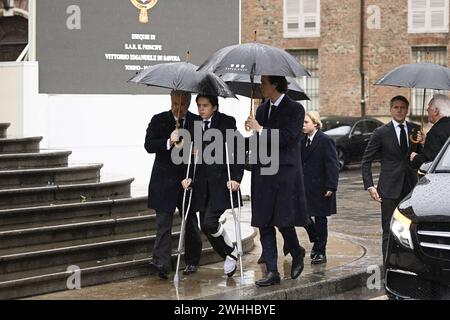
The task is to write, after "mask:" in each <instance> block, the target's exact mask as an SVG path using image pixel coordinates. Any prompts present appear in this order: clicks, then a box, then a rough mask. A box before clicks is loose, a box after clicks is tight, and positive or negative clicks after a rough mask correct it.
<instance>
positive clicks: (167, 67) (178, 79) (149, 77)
mask: <svg viewBox="0 0 450 320" xmlns="http://www.w3.org/2000/svg"><path fill="white" fill-rule="evenodd" d="M197 69H198V66H196V65H193V64H192V63H189V62H175V63H162V64H157V65H154V66H151V67H149V68H147V69H145V70H143V71H141V72H139V73H138V74H137V75H136V76H134V77H133V78H131V79H130V80H129V82H133V83H141V84H145V85H147V86H153V87H161V88H167V89H172V90H178V91H186V92H192V93H199V94H206V95H212V96H219V97H224V98H229V97H232V98H236V95H235V94H234V93H233V91H231V90H230V88H229V87H228V86H227V84H226V83H225V82H224V81H223V80H222V79H220V78H219V77H218V76H217V75H215V74H213V73H211V72H205V71H197Z"/></svg>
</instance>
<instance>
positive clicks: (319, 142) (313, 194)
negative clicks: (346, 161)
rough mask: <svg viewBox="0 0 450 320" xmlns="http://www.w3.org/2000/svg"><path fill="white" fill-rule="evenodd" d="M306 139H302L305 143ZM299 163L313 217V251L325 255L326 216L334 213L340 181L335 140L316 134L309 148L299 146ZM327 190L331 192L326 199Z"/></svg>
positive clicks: (308, 210) (310, 212) (308, 205)
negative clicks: (314, 235)
mask: <svg viewBox="0 0 450 320" xmlns="http://www.w3.org/2000/svg"><path fill="white" fill-rule="evenodd" d="M307 138H308V137H307V136H305V137H304V140H305V141H306V139H307ZM302 162H303V172H304V175H305V190H306V208H307V212H308V214H309V216H311V217H312V216H314V217H315V231H316V234H317V240H316V241H315V242H314V246H313V249H312V250H313V251H315V252H316V253H320V254H323V255H325V253H326V252H325V251H326V244H327V238H328V228H327V216H330V215H332V214H335V213H336V190H337V186H338V181H339V163H338V160H337V156H336V146H335V143H334V140H333V139H331V138H330V137H329V136H327V135H326V134H325V133H323V132H322V131H321V130H318V131H316V134H315V135H314V138H313V140H312V142H311V144H310V146H309V147H308V148H306V143H305V142H303V143H302ZM326 191H333V195H332V196H331V197H325V193H326Z"/></svg>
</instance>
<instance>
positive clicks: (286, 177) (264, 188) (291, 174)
mask: <svg viewBox="0 0 450 320" xmlns="http://www.w3.org/2000/svg"><path fill="white" fill-rule="evenodd" d="M269 109H270V101H267V102H265V103H263V104H262V105H260V106H259V107H258V110H257V111H256V120H257V121H258V123H259V124H260V125H262V126H263V127H264V129H263V134H264V131H266V132H267V134H268V136H269V139H268V144H269V145H270V149H271V152H272V153H273V152H274V151H275V150H276V149H277V148H278V150H279V170H278V173H276V174H275V175H262V174H261V168H262V164H261V163H258V164H257V165H254V166H253V168H252V185H251V197H252V226H254V227H267V226H277V227H290V226H305V225H306V224H307V222H308V215H307V212H306V201H305V189H304V183H303V169H302V165H301V131H302V127H303V121H304V118H305V110H304V108H303V106H302V105H301V104H299V103H297V102H295V101H293V100H292V99H290V98H289V97H287V96H284V98H283V99H282V101H281V103H280V105H279V106H278V107H277V109H276V110H275V111H273V112H272V114H271V116H270V118H268V113H269ZM274 129H277V130H279V131H278V132H279V142H278V144H275V145H272V144H271V142H270V141H271V139H270V136H271V134H272V130H274ZM258 139H259V136H258ZM252 152H253V151H252Z"/></svg>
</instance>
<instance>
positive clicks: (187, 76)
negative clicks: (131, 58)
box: [128, 52, 236, 147]
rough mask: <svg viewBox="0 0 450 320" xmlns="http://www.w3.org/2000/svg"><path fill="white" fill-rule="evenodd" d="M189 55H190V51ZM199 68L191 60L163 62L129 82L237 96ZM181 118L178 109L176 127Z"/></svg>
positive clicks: (209, 73) (216, 94)
mask: <svg viewBox="0 0 450 320" xmlns="http://www.w3.org/2000/svg"><path fill="white" fill-rule="evenodd" d="M187 56H188V57H189V52H188V53H187ZM197 69H198V66H196V65H194V64H192V63H189V62H174V63H161V64H157V65H154V66H151V67H149V68H147V69H144V70H143V71H141V72H139V73H138V74H137V75H135V76H134V77H133V78H131V79H130V80H128V82H132V83H140V84H145V85H147V86H153V87H160V88H167V89H172V90H177V91H185V92H191V93H199V94H206V95H212V96H219V97H224V98H228V97H232V98H236V95H235V94H234V93H233V91H231V90H230V88H229V87H228V85H227V84H226V83H225V82H224V81H223V80H222V79H220V78H219V77H218V76H217V75H215V74H214V73H211V72H205V71H197ZM180 100H181V97H180ZM180 102H181V101H180ZM180 105H181V103H180ZM179 118H180V109H178V116H177V121H176V129H179V128H180V123H179V121H178V119H179ZM176 146H177V147H181V146H182V144H180V145H178V144H176Z"/></svg>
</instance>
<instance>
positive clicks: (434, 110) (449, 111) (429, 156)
mask: <svg viewBox="0 0 450 320" xmlns="http://www.w3.org/2000/svg"><path fill="white" fill-rule="evenodd" d="M427 112H428V121H429V122H431V123H433V127H432V128H431V129H430V131H429V132H428V134H427V135H426V140H425V137H423V138H422V136H421V135H420V136H419V140H422V141H424V143H425V144H424V146H423V150H422V153H421V154H417V153H415V152H413V153H411V165H412V167H413V168H416V169H418V168H420V166H421V165H422V163H425V162H431V161H433V160H434V159H435V158H436V156H437V154H438V153H439V151H440V150H441V148H442V146H443V145H444V143H445V142H446V141H447V139H448V137H450V118H449V116H450V99H449V98H448V97H447V96H445V95H443V94H436V95H434V96H433V99H431V100H430V103H429V104H428V109H427Z"/></svg>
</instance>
